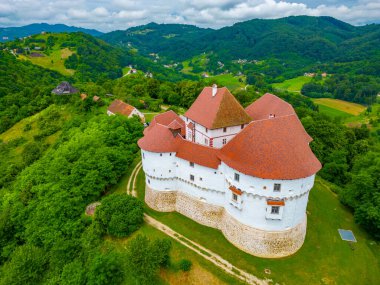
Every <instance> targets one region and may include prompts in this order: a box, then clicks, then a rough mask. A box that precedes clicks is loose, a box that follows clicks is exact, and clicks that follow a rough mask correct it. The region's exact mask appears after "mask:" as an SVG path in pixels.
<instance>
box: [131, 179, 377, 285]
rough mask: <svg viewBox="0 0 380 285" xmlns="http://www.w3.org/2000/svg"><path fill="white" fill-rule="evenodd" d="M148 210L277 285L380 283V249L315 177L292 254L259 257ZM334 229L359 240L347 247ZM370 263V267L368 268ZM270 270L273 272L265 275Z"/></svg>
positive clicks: (202, 228)
mask: <svg viewBox="0 0 380 285" xmlns="http://www.w3.org/2000/svg"><path fill="white" fill-rule="evenodd" d="M138 179H139V180H138V194H139V197H140V199H143V197H144V187H145V186H144V183H145V179H144V175H143V173H140V175H139V176H138ZM146 210H147V212H148V213H149V214H150V215H152V216H153V217H155V218H156V219H158V220H160V221H162V222H163V223H165V224H167V225H169V226H170V227H172V228H173V229H174V230H176V231H178V232H179V233H181V234H184V235H185V236H187V237H189V238H191V239H192V240H194V241H196V242H198V243H200V244H201V245H203V246H206V247H207V248H209V249H211V250H212V251H214V252H216V253H218V254H219V255H220V256H222V257H223V258H225V259H227V260H229V261H230V262H231V263H233V264H234V265H236V266H238V267H240V268H242V269H245V270H247V271H248V272H250V273H253V274H255V275H257V276H258V277H261V278H265V277H267V278H270V279H272V280H273V281H274V282H276V283H278V284H377V283H379V282H380V246H379V245H378V244H377V243H376V242H375V241H373V240H372V239H371V238H370V237H369V236H368V235H367V233H366V232H365V231H364V230H362V229H361V228H360V227H358V226H357V225H356V224H355V222H354V219H353V216H352V214H351V213H350V212H349V211H348V209H346V208H345V207H344V206H342V204H341V203H340V202H339V200H338V199H337V197H336V196H335V194H334V193H333V192H331V190H330V188H329V184H328V183H327V182H326V181H324V180H322V179H320V178H318V179H317V180H316V183H315V186H314V188H313V189H312V191H311V193H310V198H309V204H308V209H307V214H308V229H307V235H306V240H305V243H304V245H303V246H302V248H301V249H300V250H299V251H298V252H297V253H296V254H294V255H293V256H290V257H286V258H281V259H263V258H257V257H254V256H251V255H249V254H246V253H244V252H242V251H240V250H239V249H237V248H236V247H234V246H233V245H232V244H230V243H229V242H228V241H227V240H226V239H225V238H224V236H223V235H222V233H221V232H220V231H218V230H215V229H212V228H209V227H205V226H202V225H200V224H198V223H196V222H194V221H192V220H191V219H188V218H186V217H184V216H182V215H181V214H178V213H159V212H156V211H153V210H151V209H149V208H148V207H147V206H146ZM338 229H349V230H352V231H353V232H354V234H355V236H356V239H357V240H358V242H357V243H355V244H354V245H353V248H354V249H351V247H350V246H349V244H348V243H347V242H346V241H342V240H341V239H340V237H339V233H338ZM368 265H371V266H368ZM265 269H270V270H271V274H270V275H267V274H265V273H264V270H265Z"/></svg>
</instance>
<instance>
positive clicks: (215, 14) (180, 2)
mask: <svg viewBox="0 0 380 285" xmlns="http://www.w3.org/2000/svg"><path fill="white" fill-rule="evenodd" d="M290 15H311V16H321V15H326V16H333V17H335V18H337V19H340V20H343V21H346V22H349V23H351V24H365V23H372V22H377V23H379V22H380V2H379V0H283V1H279V0H276V1H275V0H245V1H244V0H161V1H157V0H140V1H137V0H111V1H107V0H75V2H74V1H72V0H57V1H52V0H1V3H0V25H1V26H21V25H25V24H30V23H35V22H48V23H65V24H69V25H75V26H82V27H86V28H95V29H99V30H102V31H110V30H116V29H125V28H128V27H130V26H134V25H141V24H146V23H148V22H152V21H154V22H158V23H185V24H195V25H198V26H202V27H213V28H218V27H221V26H226V25H231V24H233V23H236V22H239V21H245V20H249V19H252V18H280V17H285V16H290Z"/></svg>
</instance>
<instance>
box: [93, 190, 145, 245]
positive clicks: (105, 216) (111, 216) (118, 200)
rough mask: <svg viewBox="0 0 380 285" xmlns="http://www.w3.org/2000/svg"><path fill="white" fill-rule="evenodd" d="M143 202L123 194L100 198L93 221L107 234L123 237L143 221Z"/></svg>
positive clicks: (137, 227) (138, 226)
mask: <svg viewBox="0 0 380 285" xmlns="http://www.w3.org/2000/svg"><path fill="white" fill-rule="evenodd" d="M143 214H144V207H143V203H142V202H141V201H140V200H138V199H136V198H134V197H132V196H128V195H125V194H112V195H109V196H107V197H105V198H104V199H103V200H102V204H101V205H100V206H98V207H97V209H96V212H95V222H97V223H99V225H100V228H101V229H103V231H104V232H106V233H107V234H110V235H113V236H116V237H125V236H128V235H130V234H131V233H133V232H134V231H136V230H138V229H139V228H140V226H141V225H142V223H143Z"/></svg>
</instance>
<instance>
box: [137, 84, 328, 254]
mask: <svg viewBox="0 0 380 285" xmlns="http://www.w3.org/2000/svg"><path fill="white" fill-rule="evenodd" d="M311 141H312V138H311V137H310V136H309V135H308V134H307V133H306V131H305V129H304V128H303V126H302V124H301V122H300V120H299V119H298V117H297V115H296V113H295V112H294V109H293V107H292V106H291V105H290V104H288V103H286V102H285V101H283V100H282V99H280V98H278V97H277V96H275V95H272V94H269V93H268V94H265V95H263V96H262V97H261V98H260V99H258V100H257V101H255V102H254V103H252V104H251V105H250V106H248V107H247V108H246V109H244V108H243V107H242V106H241V105H240V104H239V102H238V101H237V100H236V99H235V97H234V96H233V95H232V94H231V93H230V92H229V91H228V89H227V88H217V86H213V87H206V88H204V89H203V91H202V92H201V94H200V95H199V96H198V98H197V99H196V100H195V102H194V103H193V105H192V106H191V107H190V109H189V110H188V111H187V112H186V113H185V115H184V116H182V117H180V116H178V115H177V114H176V113H174V112H173V111H169V112H166V113H163V114H159V115H158V116H156V117H155V118H154V119H153V120H152V123H151V125H150V126H149V127H148V128H146V129H145V131H144V137H143V138H141V139H140V140H139V141H138V145H139V146H140V148H141V153H142V164H143V170H144V172H145V176H146V192H145V201H146V203H147V204H148V205H149V206H150V207H151V208H153V209H155V210H157V211H164V212H169V211H177V212H179V213H181V214H183V215H185V216H187V217H189V218H191V219H193V220H195V221H196V222H198V223H201V224H204V225H207V226H210V227H214V228H217V229H219V230H221V231H222V233H223V234H224V235H225V237H226V238H227V239H228V240H229V241H230V242H231V243H232V244H234V245H236V246H237V247H238V248H240V249H242V250H244V251H246V252H248V253H250V254H253V255H256V256H261V257H270V258H273V257H283V256H288V255H291V254H293V253H295V252H296V251H297V250H298V249H299V248H300V247H301V246H302V244H303V242H304V239H305V235H306V206H307V202H308V196H309V192H310V190H311V188H312V187H313V185H314V178H315V174H316V173H317V172H318V171H319V169H320V168H321V164H320V162H319V161H318V159H317V158H316V157H315V156H314V154H313V152H312V151H311V149H310V147H309V143H310V142H311Z"/></svg>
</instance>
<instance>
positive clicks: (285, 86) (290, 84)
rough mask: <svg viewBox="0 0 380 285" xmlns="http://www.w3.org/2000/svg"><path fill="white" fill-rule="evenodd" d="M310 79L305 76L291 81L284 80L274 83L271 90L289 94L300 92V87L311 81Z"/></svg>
mask: <svg viewBox="0 0 380 285" xmlns="http://www.w3.org/2000/svg"><path fill="white" fill-rule="evenodd" d="M311 79H312V78H311V77H307V76H298V77H295V78H292V79H288V80H285V81H284V82H281V83H274V84H272V85H273V88H275V89H280V90H287V91H290V92H301V89H302V86H303V85H304V84H305V83H308V82H310V81H311Z"/></svg>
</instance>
